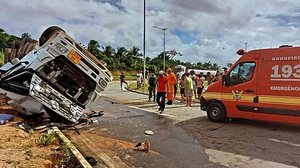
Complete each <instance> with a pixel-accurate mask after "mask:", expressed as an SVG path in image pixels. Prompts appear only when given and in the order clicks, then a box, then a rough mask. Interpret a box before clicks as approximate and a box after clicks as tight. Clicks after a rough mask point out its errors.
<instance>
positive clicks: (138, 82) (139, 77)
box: [136, 71, 143, 89]
mask: <svg viewBox="0 0 300 168" xmlns="http://www.w3.org/2000/svg"><path fill="white" fill-rule="evenodd" d="M142 82H143V74H142V73H141V71H138V73H137V74H136V86H137V88H138V89H139V88H141V87H142Z"/></svg>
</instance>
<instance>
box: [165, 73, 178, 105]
mask: <svg viewBox="0 0 300 168" xmlns="http://www.w3.org/2000/svg"><path fill="white" fill-rule="evenodd" d="M167 73H168V76H167V78H168V82H169V87H170V92H169V93H168V94H167V99H168V102H167V104H168V105H171V104H173V99H174V86H175V84H176V76H175V74H174V73H173V72H172V69H171V68H168V69H167Z"/></svg>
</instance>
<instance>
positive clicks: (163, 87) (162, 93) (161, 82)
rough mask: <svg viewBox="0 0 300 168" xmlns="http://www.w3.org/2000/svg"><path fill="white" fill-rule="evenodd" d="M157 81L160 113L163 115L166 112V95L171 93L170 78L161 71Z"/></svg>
mask: <svg viewBox="0 0 300 168" xmlns="http://www.w3.org/2000/svg"><path fill="white" fill-rule="evenodd" d="M156 81H157V98H156V101H157V104H158V106H159V109H158V111H159V112H160V113H162V112H163V111H164V110H165V101H166V100H165V99H166V93H168V92H169V91H170V88H169V84H168V78H167V77H166V75H165V74H164V72H163V71H159V73H158V77H157V80H156Z"/></svg>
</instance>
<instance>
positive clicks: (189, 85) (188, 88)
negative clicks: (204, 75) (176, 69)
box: [184, 73, 193, 107]
mask: <svg viewBox="0 0 300 168" xmlns="http://www.w3.org/2000/svg"><path fill="white" fill-rule="evenodd" d="M184 81H185V90H184V93H185V97H186V106H190V107H191V106H192V96H193V80H192V78H190V77H189V73H187V74H186V76H185V79H184Z"/></svg>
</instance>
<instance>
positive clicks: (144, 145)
mask: <svg viewBox="0 0 300 168" xmlns="http://www.w3.org/2000/svg"><path fill="white" fill-rule="evenodd" d="M133 149H134V150H138V151H149V150H150V142H149V141H148V140H144V142H139V143H137V144H136V145H135V146H134V148H133Z"/></svg>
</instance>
